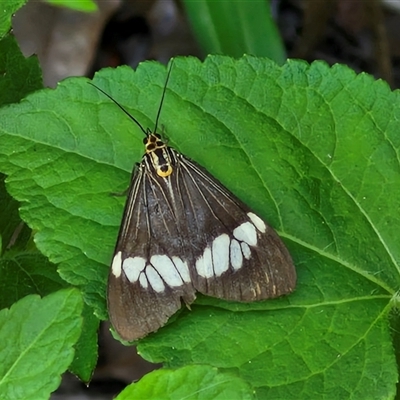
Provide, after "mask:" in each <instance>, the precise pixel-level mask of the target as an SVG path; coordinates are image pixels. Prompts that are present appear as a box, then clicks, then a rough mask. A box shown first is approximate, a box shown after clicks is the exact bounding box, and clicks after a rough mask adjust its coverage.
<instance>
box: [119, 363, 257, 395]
mask: <svg viewBox="0 0 400 400" xmlns="http://www.w3.org/2000/svg"><path fill="white" fill-rule="evenodd" d="M166 388H168V389H167V390H166ZM130 399H163V400H181V399H191V400H206V399H213V400H252V399H254V393H253V391H252V389H251V388H250V387H249V385H248V384H246V382H244V381H243V380H241V379H240V378H238V377H237V376H235V375H233V374H227V373H223V372H222V373H221V372H220V371H218V369H217V368H214V367H210V366H208V365H188V366H186V367H183V368H178V369H176V370H168V369H163V370H158V371H153V372H151V373H150V374H148V375H146V376H145V377H144V378H143V379H141V380H140V381H139V382H138V383H135V384H133V385H130V386H128V387H127V388H126V389H125V390H124V391H123V392H121V394H120V395H119V396H117V397H116V399H115V400H130Z"/></svg>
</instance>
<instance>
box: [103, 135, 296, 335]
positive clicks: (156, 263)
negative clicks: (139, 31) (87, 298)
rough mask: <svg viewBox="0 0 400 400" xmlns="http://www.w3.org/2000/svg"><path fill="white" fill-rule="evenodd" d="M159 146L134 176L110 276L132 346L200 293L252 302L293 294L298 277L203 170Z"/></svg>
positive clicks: (120, 326)
mask: <svg viewBox="0 0 400 400" xmlns="http://www.w3.org/2000/svg"><path fill="white" fill-rule="evenodd" d="M151 137H157V139H156V140H159V139H158V135H155V134H149V137H148V141H147V143H149V140H150V138H151ZM153 142H154V139H153ZM158 144H161V148H160V149H158V150H157V151H153V150H149V149H148V148H147V147H146V149H147V152H146V154H145V155H144V156H143V159H142V161H141V163H140V164H139V166H138V168H137V169H136V171H135V173H134V175H133V178H132V181H131V186H130V190H129V195H128V199H127V203H126V207H125V211H124V217H123V220H122V225H121V229H120V233H119V238H118V242H117V245H116V250H115V254H114V259H113V263H112V268H111V270H110V275H109V282H108V309H109V314H110V319H111V322H112V324H113V326H114V328H115V329H116V331H117V332H118V334H119V335H120V336H121V337H122V338H123V339H125V340H128V341H132V340H136V339H139V338H141V337H144V336H146V335H147V334H149V333H150V332H153V331H156V330H157V329H159V328H160V327H162V326H163V325H165V323H166V322H167V320H168V318H169V317H170V316H171V315H173V314H174V313H175V312H176V311H177V310H178V309H179V308H180V307H181V303H182V300H183V302H184V303H186V304H187V305H189V304H191V303H192V302H193V301H194V300H195V298H196V292H197V291H198V292H200V293H203V294H206V295H209V296H213V297H218V298H221V299H226V300H234V301H244V302H251V301H255V300H263V299H268V298H274V297H277V296H280V295H283V294H287V293H290V292H291V291H293V289H294V287H295V284H296V272H295V269H294V266H293V262H292V259H291V257H290V255H289V252H288V251H287V249H286V247H285V245H284V244H283V243H282V241H281V239H280V238H279V236H278V235H277V234H276V233H275V231H274V230H273V229H272V228H271V227H270V226H268V224H266V223H265V222H264V221H263V220H262V219H261V218H260V217H258V216H257V215H256V214H254V213H253V212H252V211H251V210H250V209H249V208H248V207H247V206H246V205H245V204H244V203H242V202H241V201H240V200H239V199H237V198H236V197H235V196H234V195H233V194H232V193H230V192H229V191H228V190H227V189H226V188H225V187H223V186H222V185H221V183H219V182H218V181H217V180H216V179H215V178H213V177H212V176H211V175H210V174H209V173H208V172H207V171H205V170H204V169H203V168H202V167H200V166H199V165H197V164H196V163H195V162H193V161H191V160H189V159H188V158H186V157H185V156H183V155H182V154H180V153H178V152H177V151H175V150H174V149H172V148H170V147H167V146H165V145H164V144H163V143H162V142H161V141H159V142H158Z"/></svg>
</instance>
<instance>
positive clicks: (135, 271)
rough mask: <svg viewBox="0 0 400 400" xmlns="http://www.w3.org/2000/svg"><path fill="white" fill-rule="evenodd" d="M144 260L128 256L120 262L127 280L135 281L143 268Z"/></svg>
mask: <svg viewBox="0 0 400 400" xmlns="http://www.w3.org/2000/svg"><path fill="white" fill-rule="evenodd" d="M145 265H146V260H145V259H144V258H142V257H133V258H132V257H128V258H126V259H125V260H124V262H123V263H122V269H123V270H124V272H125V275H126V277H127V278H128V280H129V282H132V283H135V282H136V281H137V280H138V278H139V274H140V273H141V272H142V271H143V270H144V267H145Z"/></svg>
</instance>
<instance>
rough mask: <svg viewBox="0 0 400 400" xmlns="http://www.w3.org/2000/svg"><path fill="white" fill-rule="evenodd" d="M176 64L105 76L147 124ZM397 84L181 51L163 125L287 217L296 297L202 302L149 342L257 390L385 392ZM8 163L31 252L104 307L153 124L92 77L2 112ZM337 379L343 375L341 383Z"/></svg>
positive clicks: (277, 393)
mask: <svg viewBox="0 0 400 400" xmlns="http://www.w3.org/2000/svg"><path fill="white" fill-rule="evenodd" d="M165 76H166V70H165V68H164V67H162V66H160V65H158V64H156V63H144V64H142V65H141V66H139V68H138V70H137V71H136V72H134V71H132V70H131V69H129V68H124V67H122V68H118V69H116V70H111V69H110V70H103V71H101V72H100V73H98V74H97V75H96V77H95V80H94V82H95V84H96V85H98V86H99V87H101V88H102V89H104V90H106V91H107V92H108V93H109V94H110V95H111V96H113V97H114V98H115V99H116V100H117V101H119V102H120V103H121V104H122V105H124V106H125V107H126V108H127V109H128V110H129V111H130V112H131V113H132V114H133V115H134V116H135V117H136V118H137V119H138V120H139V121H140V122H141V123H142V125H144V126H145V127H147V126H148V127H150V128H151V127H153V126H154V118H155V115H156V113H157V104H158V103H159V101H160V98H161V92H162V88H163V85H164V82H165ZM399 119H400V112H399V100H398V92H391V91H390V90H389V88H388V87H387V85H386V84H385V83H383V82H380V81H374V80H373V79H372V78H371V77H370V76H368V75H366V74H360V75H358V76H356V75H355V74H354V72H352V71H351V70H349V69H348V68H346V67H343V66H335V67H333V68H329V67H328V66H327V65H326V64H324V63H320V62H316V63H313V64H312V65H311V66H310V65H308V64H307V63H305V62H300V61H290V62H288V63H286V64H285V65H284V66H282V67H278V66H277V65H276V64H274V63H272V62H270V61H268V60H265V59H257V58H254V57H249V56H247V57H243V58H242V59H240V60H232V59H230V58H228V57H222V56H218V57H217V56H213V57H208V58H207V59H206V61H205V62H204V63H203V64H202V63H200V62H199V61H198V60H196V59H194V58H185V59H177V60H176V61H175V63H174V67H173V72H172V76H171V80H170V82H169V84H168V89H167V93H166V100H165V103H164V106H163V111H162V114H161V121H160V122H161V124H163V125H164V127H165V135H166V136H167V137H168V140H169V144H170V145H171V146H173V147H175V148H177V149H178V150H180V151H181V152H182V153H184V154H186V155H187V156H189V157H191V158H193V159H194V160H195V161H197V162H198V163H199V164H201V165H203V166H204V167H206V168H207V169H208V171H209V172H210V173H212V174H213V175H214V176H215V177H216V178H218V179H219V180H221V182H222V183H223V184H225V185H226V186H227V187H228V188H229V189H231V190H232V191H233V192H234V193H235V194H236V195H237V196H238V197H240V198H241V199H242V200H244V201H245V202H246V203H247V204H249V206H251V207H252V208H253V209H254V210H255V211H256V212H257V213H258V214H260V215H261V216H263V217H265V219H266V220H267V221H269V223H270V224H271V225H272V226H273V227H274V228H276V230H277V231H278V233H279V234H280V235H281V236H282V238H283V240H284V241H285V243H286V244H287V246H288V248H289V250H290V252H291V254H292V256H293V259H294V261H295V265H296V267H297V271H298V286H297V290H296V292H295V293H294V294H292V295H290V296H288V297H286V298H282V299H277V300H273V301H266V302H259V303H253V304H234V303H227V302H223V301H219V300H216V299H211V298H205V297H202V298H200V299H199V300H198V301H197V302H196V304H195V305H194V306H193V307H192V312H189V311H187V310H183V311H182V312H181V314H180V315H179V316H177V317H175V318H174V319H173V321H172V322H171V323H170V324H169V325H168V326H166V327H165V328H163V329H161V330H160V331H159V332H158V333H157V334H154V335H151V336H149V337H148V338H146V339H144V340H142V341H141V342H140V343H139V351H140V352H141V354H142V355H143V356H144V357H145V358H147V359H150V360H152V361H157V362H158V361H160V362H164V363H166V364H167V365H168V366H170V367H174V368H177V367H180V366H182V365H185V364H188V363H189V364H190V363H196V364H200V363H201V364H211V365H213V366H216V367H219V368H223V369H227V370H229V371H232V372H233V373H235V374H236V375H237V376H239V377H240V378H241V379H245V380H246V381H247V382H248V383H250V384H251V386H253V387H254V388H255V389H256V393H257V394H258V396H259V398H265V397H267V396H269V397H271V398H276V399H279V398H282V399H288V398H296V399H298V398H300V397H301V396H303V398H309V397H310V396H311V395H315V394H320V395H321V396H326V397H327V398H331V397H332V396H337V397H338V398H341V397H348V396H349V393H350V394H351V396H352V397H353V398H360V399H365V398H371V397H372V398H388V397H391V396H393V395H394V393H395V382H396V380H397V369H396V363H395V359H394V355H393V349H392V345H391V338H390V334H389V330H388V326H387V321H386V317H387V314H388V311H389V310H390V308H391V306H392V303H391V302H390V300H391V298H392V296H393V295H394V294H395V292H396V290H397V289H398V286H399V280H400V276H399V268H398V260H399V257H400V246H399V244H398V240H397V235H396V234H397V232H398V231H399V227H400V226H399V225H400V223H399V222H400V221H399V218H400V217H399V215H400V213H399V207H400V202H399V199H398V187H400V182H399V181H400V175H399V173H398V172H399V161H398V160H399V157H398V154H399V139H398V138H399V136H398V126H399ZM0 135H1V137H0V140H1V141H2V143H4V145H3V146H2V148H1V149H0V151H1V154H0V169H1V170H2V171H3V172H5V173H7V174H8V176H9V177H8V189H9V191H10V193H12V195H13V196H14V197H15V198H16V199H18V200H19V201H21V202H22V208H21V215H22V216H23V218H24V220H26V221H27V222H28V223H29V224H30V226H31V227H33V228H34V229H35V230H37V234H36V236H35V240H36V243H37V246H38V247H39V248H40V249H41V251H43V253H44V254H46V255H47V256H49V257H50V259H51V260H52V261H53V262H55V263H60V268H59V272H60V274H61V275H62V277H63V278H64V279H65V280H67V281H68V282H69V283H70V284H73V285H79V286H80V287H81V288H82V290H83V291H84V295H85V300H86V302H87V304H89V305H90V306H91V307H94V309H95V310H96V313H97V315H98V316H100V317H101V318H106V309H105V301H104V297H105V285H106V277H107V272H108V265H109V263H110V259H111V257H112V252H113V246H114V243H115V239H116V236H117V231H118V226H119V223H120V217H121V215H122V208H123V203H124V198H121V197H117V196H114V195H112V193H118V192H122V191H124V190H125V189H126V188H127V186H128V184H129V179H130V178H129V177H130V171H131V169H132V165H133V163H134V162H137V161H139V160H140V156H141V154H142V152H143V147H142V146H143V145H142V139H143V134H142V133H141V132H140V130H139V129H138V128H137V127H136V126H134V125H133V124H132V123H131V121H130V120H129V119H128V118H126V116H124V115H123V113H122V112H121V111H120V110H118V108H117V107H116V106H115V104H112V103H111V102H110V101H109V100H108V99H107V98H105V96H104V95H102V94H101V93H98V92H97V91H96V90H95V89H94V88H93V87H91V86H90V85H88V84H87V82H86V80H85V79H68V80H65V81H63V82H62V83H60V85H59V86H58V88H57V89H56V90H44V91H41V92H37V93H35V94H33V95H31V96H29V97H28V98H27V99H26V100H25V101H23V102H21V104H19V105H12V106H9V107H4V108H2V109H1V110H0ZM338 382H340V385H338Z"/></svg>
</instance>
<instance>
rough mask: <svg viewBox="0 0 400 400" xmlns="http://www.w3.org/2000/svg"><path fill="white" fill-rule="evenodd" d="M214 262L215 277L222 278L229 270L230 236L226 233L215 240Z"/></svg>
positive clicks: (213, 248) (213, 244)
mask: <svg viewBox="0 0 400 400" xmlns="http://www.w3.org/2000/svg"><path fill="white" fill-rule="evenodd" d="M212 260H213V264H214V271H215V276H221V275H222V274H223V273H224V272H225V271H227V270H228V268H229V236H228V235H227V234H226V233H224V234H222V235H220V236H218V237H216V238H215V239H214V240H213V243H212Z"/></svg>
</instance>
